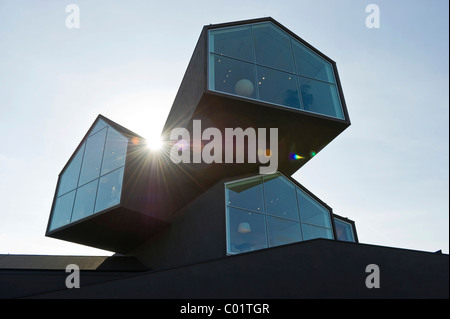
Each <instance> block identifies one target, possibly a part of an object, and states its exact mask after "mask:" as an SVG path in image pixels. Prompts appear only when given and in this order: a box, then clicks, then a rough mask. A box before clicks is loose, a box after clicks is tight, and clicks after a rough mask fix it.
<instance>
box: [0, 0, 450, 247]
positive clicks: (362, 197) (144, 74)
mask: <svg viewBox="0 0 450 319" xmlns="http://www.w3.org/2000/svg"><path fill="white" fill-rule="evenodd" d="M70 3H75V4H77V5H78V6H79V8H80V28H79V29H68V28H67V27H66V25H65V20H66V17H67V16H68V13H66V12H65V8H66V5H68V4H70ZM372 3H373V4H377V5H378V6H379V8H380V28H379V29H368V28H367V27H366V25H365V20H366V17H367V15H368V13H366V12H365V8H366V6H367V5H369V4H372ZM448 6H449V3H448V1H447V0H421V1H418V0H414V1H411V0H408V1H406V0H395V1H393V0H389V1H387V0H370V1H362V0H314V1H313V0H294V1H283V0H277V1H265V0H259V1H253V0H251V1H235V0H231V1H211V0H209V1H169V2H167V1H158V2H156V1H142V0H133V1H125V0H122V1H114V0H108V1H104V0H96V1H85V0H83V1H82V0H79V1H76V0H74V1H56V0H54V1H31V0H21V1H14V0H0V203H1V204H0V253H10V254H22V253H24V254H69V255H70V254H75V255H80V254H81V255H83V254H100V255H107V254H110V252H104V251H99V250H96V249H92V248H87V247H84V246H80V245H76V244H72V243H68V242H64V241H60V240H56V239H51V238H46V237H45V236H44V233H45V229H46V225H47V221H48V217H49V214H50V208H51V204H52V199H53V194H54V190H55V186H56V182H57V177H58V174H59V172H60V171H61V169H62V168H63V166H64V165H65V163H66V162H67V160H68V159H69V157H70V156H71V154H72V152H73V151H74V149H75V147H76V146H77V145H78V143H79V142H80V140H81V138H82V137H83V136H84V134H85V133H86V131H87V129H88V128H89V126H90V125H91V124H92V122H93V121H94V119H95V118H96V116H97V115H98V114H103V115H105V116H107V117H109V118H110V119H112V120H113V121H116V122H118V123H119V124H121V125H123V126H125V127H127V128H129V129H130V130H132V131H135V132H136V133H138V134H141V135H143V136H144V137H151V135H152V134H153V135H154V134H155V133H156V134H157V133H158V132H159V131H160V130H161V128H162V126H163V124H164V122H165V119H166V117H167V114H168V112H169V110H170V107H171V104H172V102H173V99H174V98H175V94H176V92H177V89H178V87H179V85H180V83H181V79H182V77H183V75H184V72H185V70H186V67H187V65H188V63H189V59H190V57H191V54H192V52H193V49H194V46H195V44H196V41H197V39H198V37H199V35H200V32H201V29H202V27H203V25H207V24H210V23H222V22H230V21H235V20H243V19H250V18H259V17H266V16H271V17H273V18H274V19H276V20H277V21H279V22H280V23H281V24H283V25H285V26H286V27H287V28H289V29H290V30H292V31H293V32H294V33H296V34H297V35H299V36H300V37H302V38H303V39H304V40H306V41H307V42H309V43H310V44H312V45H313V46H315V47H316V48H317V49H319V50H320V51H322V52H323V53H325V54H326V55H328V56H329V57H330V58H332V59H333V60H335V61H336V63H337V67H338V70H339V74H340V77H341V82H342V86H343V91H344V95H345V98H346V103H347V106H348V110H349V114H350V118H351V121H352V125H351V126H350V127H349V128H348V129H347V130H346V131H345V132H344V133H343V134H341V135H340V136H338V137H337V138H336V139H335V140H334V141H333V142H332V143H331V144H329V145H328V146H327V147H326V148H325V149H324V150H323V151H322V152H320V153H319V154H318V155H317V156H316V157H315V158H314V159H312V160H311V161H310V162H309V163H308V164H307V165H305V166H304V167H303V168H302V169H301V170H299V171H298V172H297V173H295V174H294V178H295V179H297V180H298V181H299V182H300V183H302V184H303V185H305V186H306V187H307V188H309V189H310V190H311V191H312V192H313V193H315V194H316V195H317V196H319V197H320V198H321V199H323V200H324V201H325V202H327V204H328V205H330V206H331V207H333V209H334V212H335V213H337V214H339V215H342V216H346V217H349V218H351V219H353V220H354V221H355V222H356V225H357V230H358V235H359V238H360V241H361V242H363V243H369V244H374V245H383V246H393V247H401V248H408V249H415V250H425V251H436V250H438V249H442V250H443V251H444V252H446V253H448V251H449V226H448V224H449V195H448V192H449V92H448V86H449V63H448V59H449V50H448V47H449V34H448V28H449V17H448V10H449V8H448Z"/></svg>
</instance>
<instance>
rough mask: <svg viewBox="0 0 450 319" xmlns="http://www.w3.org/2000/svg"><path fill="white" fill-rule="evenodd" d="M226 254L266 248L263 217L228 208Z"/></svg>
mask: <svg viewBox="0 0 450 319" xmlns="http://www.w3.org/2000/svg"><path fill="white" fill-rule="evenodd" d="M227 212H228V252H229V253H242V252H247V251H253V250H258V249H262V248H267V236H266V222H265V216H264V215H262V214H258V213H252V212H249V211H245V210H241V209H237V208H233V207H228V209H227Z"/></svg>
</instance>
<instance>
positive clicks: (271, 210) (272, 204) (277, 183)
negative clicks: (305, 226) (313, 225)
mask: <svg viewBox="0 0 450 319" xmlns="http://www.w3.org/2000/svg"><path fill="white" fill-rule="evenodd" d="M264 195H265V199H266V213H267V214H270V215H275V216H279V217H283V218H289V219H294V220H299V215H298V208H297V198H296V196H295V186H294V185H293V184H292V183H291V182H290V181H288V180H287V179H285V178H284V177H283V176H281V175H272V176H270V177H265V178H264Z"/></svg>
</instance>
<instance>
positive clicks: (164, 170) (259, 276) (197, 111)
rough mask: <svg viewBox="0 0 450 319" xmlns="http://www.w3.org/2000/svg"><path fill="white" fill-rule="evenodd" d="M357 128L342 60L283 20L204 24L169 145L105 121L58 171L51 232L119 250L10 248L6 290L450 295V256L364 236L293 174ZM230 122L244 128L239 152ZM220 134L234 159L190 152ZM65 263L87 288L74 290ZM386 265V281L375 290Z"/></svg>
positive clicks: (1, 267)
mask: <svg viewBox="0 0 450 319" xmlns="http://www.w3.org/2000/svg"><path fill="white" fill-rule="evenodd" d="M196 123H201V127H202V128H203V129H208V128H211V129H212V130H211V131H210V132H214V133H215V135H214V137H215V138H214V139H213V138H212V137H213V135H209V136H208V135H206V137H205V135H203V134H202V132H200V134H198V133H199V132H198V130H199V128H198V127H197V126H196V125H197V124H196ZM349 125H350V119H349V115H348V111H347V106H346V103H345V99H344V95H343V90H342V87H341V83H340V80H339V75H338V72H337V67H336V63H335V62H334V61H333V60H331V59H330V58H328V57H327V56H326V55H324V54H323V53H321V52H320V51H318V50H317V49H316V48H314V47H312V46H311V45H310V44H308V43H306V42H305V41H304V40H302V39H301V38H300V37H298V36H297V35H295V34H294V33H292V32H291V31H290V30H288V29H286V28H285V27H284V26H282V25H281V24H280V23H278V22H277V21H275V20H274V19H272V18H262V19H254V20H246V21H239V22H232V23H226V24H218V25H209V26H205V27H203V30H202V32H201V35H200V38H199V40H198V43H197V45H196V47H195V50H194V53H193V55H192V58H191V61H190V63H189V65H188V67H187V70H186V73H185V76H184V78H183V81H182V83H181V85H180V88H179V91H178V93H177V95H176V97H175V100H174V103H173V106H172V109H171V111H170V113H169V116H168V118H167V120H166V123H165V126H164V129H163V132H162V136H163V139H164V145H165V146H164V148H163V150H162V151H160V152H150V151H149V150H148V149H147V148H146V145H145V140H144V139H143V138H142V137H140V136H139V135H137V134H135V133H134V132H132V131H130V130H128V129H126V128H124V127H122V126H120V125H119V124H117V123H115V122H113V121H111V120H110V119H108V118H106V117H104V116H102V115H99V116H98V117H97V119H96V120H95V121H94V123H93V124H92V126H91V128H90V129H89V130H88V132H87V133H86V135H85V136H84V138H83V139H82V141H81V142H80V144H79V145H78V147H77V148H76V150H75V152H74V154H73V155H72V157H71V158H70V159H69V161H68V163H67V164H66V166H65V167H64V168H63V170H62V171H61V174H60V175H59V178H58V183H57V187H56V191H55V194H54V200H53V205H52V211H51V213H50V218H49V222H48V226H47V229H46V236H49V237H53V238H57V239H62V240H67V241H71V242H75V243H79V244H83V245H88V246H92V247H96V248H100V249H105V250H109V251H112V252H115V253H117V254H116V255H114V256H112V257H109V258H106V259H102V258H100V257H87V259H80V258H77V257H66V258H61V257H58V256H39V257H36V256H35V257H32V256H0V283H2V285H1V286H0V287H10V288H9V289H7V290H5V289H0V297H3V298H448V255H443V254H436V253H427V252H417V251H411V250H403V249H398V248H390V247H379V246H373V245H366V244H360V243H359V241H358V235H357V232H356V227H355V222H354V221H352V220H350V219H348V218H346V217H343V216H340V215H337V214H335V213H334V212H333V209H332V208H331V207H330V206H328V205H327V204H326V203H325V202H324V201H322V200H321V199H319V198H318V197H317V196H315V195H314V194H312V193H311V192H310V191H309V190H308V189H307V188H305V187H304V186H303V185H301V184H300V183H298V182H297V181H296V180H294V179H293V178H292V177H291V176H292V174H293V173H295V172H296V171H297V170H299V169H300V168H301V167H302V166H303V165H305V164H306V163H307V162H308V161H309V160H313V157H314V156H315V155H316V154H317V153H318V152H320V151H321V150H322V149H323V148H324V147H325V146H326V145H327V144H328V143H330V142H331V141H332V140H333V139H335V138H336V137H337V136H338V135H339V134H340V133H342V132H343V131H344V130H345V129H346V128H347V127H348V126H349ZM230 129H233V130H234V132H235V133H236V132H241V133H244V132H245V134H243V135H244V137H242V136H241V137H242V140H241V141H242V145H241V146H243V147H242V148H239V147H238V136H237V135H235V136H233V135H232V139H231V141H232V144H234V143H235V142H236V145H232V148H231V149H232V150H233V151H235V152H234V153H233V154H232V157H228V158H227V157H226V156H227V154H226V152H227V150H229V148H227V147H228V146H227V145H228V144H227V143H229V142H230V141H227V134H228V133H227V132H230V131H229V130H230ZM237 129H239V130H240V131H238V130H237ZM272 129H276V131H275V132H276V135H275V136H276V139H272V137H273V135H272V136H270V137H269V136H268V135H264V137H263V138H261V139H258V143H254V144H252V138H254V137H255V136H252V135H251V134H250V133H251V132H257V133H258V134H259V133H260V132H266V133H267V132H269V135H270V134H272V132H274V131H272ZM252 130H253V131H252ZM174 132H175V134H174ZM180 132H181V133H182V134H181V133H180ZM180 134H181V135H180ZM246 134H247V135H246ZM186 136H188V137H189V140H187V141H186V139H185V137H186ZM217 136H219V138H217ZM180 137H181V138H180ZM191 137H192V138H191ZM216 138H217V139H218V140H215V139H216ZM258 138H259V136H258ZM213 140H215V142H219V143H218V144H219V145H220V147H219V148H214V155H216V152H217V153H218V154H225V157H219V160H217V161H212V162H205V161H196V160H191V159H193V158H194V157H195V154H194V153H195V152H198V153H197V155H198V154H201V155H203V153H202V152H203V151H204V150H205V149H206V148H207V147H208V144H209V143H212V142H213ZM260 142H261V143H262V144H263V145H264V146H267V147H260ZM263 142H264V143H263ZM255 147H256V148H255ZM186 152H187V153H186ZM253 152H254V153H253ZM174 154H175V156H180V154H188V155H189V158H188V159H190V160H188V161H181V162H180V161H179V162H177V161H175V160H174V158H173V157H172V156H173V155H174ZM252 154H257V156H256V155H255V158H256V157H257V158H258V161H256V160H255V161H252V160H251V158H252ZM191 155H192V156H193V157H192V158H191V157H190V156H191ZM208 155H211V152H210V153H208ZM215 158H216V159H217V157H215ZM239 159H241V160H239ZM242 159H246V160H242ZM227 160H228V161H227ZM268 163H269V164H268ZM272 163H276V170H275V171H270V172H265V173H261V167H266V168H267V167H268V165H271V164H272ZM18 260H22V263H23V265H24V266H19V263H18V262H17V261H18ZM62 260H63V261H62ZM64 263H71V264H72V263H75V264H80V265H81V267H80V268H81V274H82V276H83V278H84V276H87V278H89V280H87V281H86V282H87V283H88V284H87V285H86V286H82V288H81V289H65V288H64V286H63V284H64V281H63V279H64V277H65V276H66V274H65V273H64ZM372 264H375V265H377V266H378V267H379V268H380V269H381V271H382V277H381V278H382V279H381V280H382V288H375V289H373V288H371V287H368V286H367V284H365V280H366V277H367V276H368V273H367V272H366V271H365V270H366V267H367V266H368V265H372ZM412 265H413V266H412ZM44 275H45V276H44ZM43 278H45V281H46V282H47V284H46V285H42V280H43ZM193 280H194V281H195V285H193V284H192V282H193ZM25 283H27V284H28V288H26V289H25V288H20V287H19V286H20V285H23V284H25ZM13 287H16V288H13ZM17 287H19V288H17Z"/></svg>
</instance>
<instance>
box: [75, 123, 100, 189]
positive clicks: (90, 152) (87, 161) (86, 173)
mask: <svg viewBox="0 0 450 319" xmlns="http://www.w3.org/2000/svg"><path fill="white" fill-rule="evenodd" d="M105 137H106V128H104V129H102V130H101V131H99V132H97V133H95V134H94V135H91V136H89V137H88V138H87V140H86V150H85V151H84V157H83V163H82V165H81V174H80V181H79V182H78V185H83V184H85V183H87V182H89V181H92V180H93V179H96V178H98V176H99V174H100V165H101V164H102V157H103V149H104V147H105Z"/></svg>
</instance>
